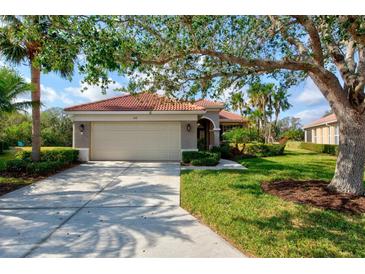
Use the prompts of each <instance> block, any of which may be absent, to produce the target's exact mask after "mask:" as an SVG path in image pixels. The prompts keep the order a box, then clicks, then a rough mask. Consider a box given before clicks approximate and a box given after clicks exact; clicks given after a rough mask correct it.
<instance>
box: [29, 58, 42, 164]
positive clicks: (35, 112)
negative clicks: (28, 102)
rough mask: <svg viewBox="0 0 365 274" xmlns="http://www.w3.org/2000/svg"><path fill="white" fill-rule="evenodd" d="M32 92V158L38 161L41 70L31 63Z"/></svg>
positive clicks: (39, 152)
mask: <svg viewBox="0 0 365 274" xmlns="http://www.w3.org/2000/svg"><path fill="white" fill-rule="evenodd" d="M31 78H32V80H31V81H32V84H33V86H34V90H33V92H32V102H33V106H32V160H33V161H39V160H40V154H41V86H40V81H41V79H40V78H41V72H40V69H39V68H37V67H35V66H34V65H33V64H31Z"/></svg>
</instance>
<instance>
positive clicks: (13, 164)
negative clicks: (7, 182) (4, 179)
mask: <svg viewBox="0 0 365 274" xmlns="http://www.w3.org/2000/svg"><path fill="white" fill-rule="evenodd" d="M27 164H28V162H27V161H24V160H19V159H15V160H9V161H6V163H5V167H4V171H7V172H11V173H24V172H25V171H26V169H27Z"/></svg>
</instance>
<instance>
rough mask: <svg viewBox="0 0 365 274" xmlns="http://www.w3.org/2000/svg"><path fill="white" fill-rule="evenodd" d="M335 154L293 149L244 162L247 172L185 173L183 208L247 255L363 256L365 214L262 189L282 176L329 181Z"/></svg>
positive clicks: (364, 252) (182, 190)
mask: <svg viewBox="0 0 365 274" xmlns="http://www.w3.org/2000/svg"><path fill="white" fill-rule="evenodd" d="M335 161H336V159H335V157H333V156H329V155H325V154H318V153H313V152H309V151H305V150H298V149H291V150H288V151H286V155H284V156H276V157H268V158H255V159H246V160H244V161H243V162H244V165H245V166H247V167H248V170H243V171H230V170H226V171H203V170H194V171H183V172H182V176H181V177H182V178H181V203H182V207H184V208H185V209H187V210H188V211H190V212H191V213H192V214H193V215H195V216H197V217H198V218H200V219H201V220H202V221H203V222H204V223H206V224H207V225H209V226H210V227H211V228H212V229H213V230H215V231H217V232H218V233H219V234H220V235H222V236H223V237H225V238H226V239H227V240H228V241H230V242H231V243H232V244H234V245H235V246H236V247H237V248H239V249H240V250H241V251H243V252H244V253H245V254H247V255H252V256H256V257H365V215H350V214H346V213H340V212H336V211H330V210H323V209H318V208H314V207H311V206H307V205H299V204H295V203H292V202H286V201H283V200H281V199H280V198H278V197H275V196H271V195H268V194H265V193H263V192H262V190H261V187H260V183H261V182H263V181H272V180H278V179H289V178H291V179H300V180H305V179H324V180H330V178H331V177H332V175H333V172H334V168H335Z"/></svg>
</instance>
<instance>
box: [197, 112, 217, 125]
mask: <svg viewBox="0 0 365 274" xmlns="http://www.w3.org/2000/svg"><path fill="white" fill-rule="evenodd" d="M201 118H206V119H208V120H211V121H212V122H213V124H214V127H215V128H216V129H219V112H218V111H214V112H213V111H208V112H207V113H205V114H203V115H202V116H200V117H199V119H201Z"/></svg>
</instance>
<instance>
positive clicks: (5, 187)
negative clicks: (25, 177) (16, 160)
mask: <svg viewBox="0 0 365 274" xmlns="http://www.w3.org/2000/svg"><path fill="white" fill-rule="evenodd" d="M29 184H30V183H29ZM29 184H27V183H24V184H14V183H0V196H2V195H4V194H6V193H9V192H12V191H14V190H17V189H19V188H22V187H24V186H27V185H29Z"/></svg>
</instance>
